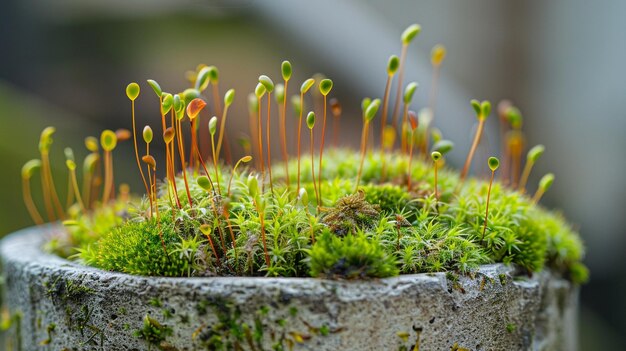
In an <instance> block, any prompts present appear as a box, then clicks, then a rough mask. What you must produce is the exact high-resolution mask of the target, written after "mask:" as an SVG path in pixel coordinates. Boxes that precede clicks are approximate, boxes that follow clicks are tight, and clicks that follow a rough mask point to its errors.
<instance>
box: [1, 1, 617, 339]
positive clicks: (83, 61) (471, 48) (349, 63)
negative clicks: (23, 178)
mask: <svg viewBox="0 0 626 351" xmlns="http://www.w3.org/2000/svg"><path fill="white" fill-rule="evenodd" d="M624 14H626V2H624V1H619V0H607V1H603V2H601V3H598V2H589V1H583V0H574V1H564V0H553V1H549V2H546V1H540V0H535V1H524V2H521V1H516V2H503V1H495V0H494V1H491V0H489V1H488V0H479V1H472V2H461V1H411V0H396V1H393V2H390V1H382V0H381V1H376V0H367V1H349V0H343V1H332V0H318V1H290V0H272V1H258V0H235V1H232V0H230V1H227V0H223V1H211V0H180V1H166V0H135V1H125V0H109V1H96V0H54V1H52V0H2V10H1V11H0V160H2V163H3V164H2V173H0V181H1V182H2V183H1V184H2V186H1V187H0V189H1V190H0V193H1V194H2V195H1V196H2V199H1V200H2V201H0V236H1V235H3V234H7V233H9V232H11V231H14V230H16V229H18V228H22V227H25V226H28V225H30V221H29V219H28V218H27V215H26V210H25V209H23V205H22V201H21V193H20V191H19V189H20V183H19V181H20V179H19V171H20V168H21V165H22V164H23V162H25V161H26V160H28V159H30V158H33V157H36V156H37V141H38V135H39V133H40V131H41V129H42V128H43V127H45V126H47V125H55V126H57V128H58V133H57V135H56V138H55V140H56V143H57V144H55V146H56V149H55V150H56V151H55V152H56V153H55V154H53V155H52V157H53V159H56V160H57V161H59V160H62V157H63V156H62V146H72V147H74V149H75V150H76V153H77V155H78V156H82V155H84V154H85V152H83V151H82V149H83V148H82V140H83V138H84V136H86V135H90V134H92V135H96V134H98V133H99V132H100V131H101V130H102V129H103V128H111V129H115V128H120V127H125V128H129V127H130V111H129V109H130V106H129V102H128V99H127V98H126V96H125V93H124V88H125V86H126V85H127V84H128V82H130V81H138V82H140V83H141V84H142V89H143V92H144V95H142V96H141V97H140V99H139V100H138V125H140V126H142V125H144V124H146V123H151V124H152V125H153V127H158V123H159V122H158V109H157V108H158V107H157V100H156V97H154V95H153V94H152V93H151V92H150V91H149V90H148V89H149V88H148V87H147V86H146V85H145V83H144V82H145V80H146V79H148V78H152V79H156V80H158V81H159V82H160V83H161V86H162V87H163V88H164V89H165V90H167V91H172V92H175V91H180V90H182V89H184V88H185V87H186V85H187V84H188V83H187V82H186V80H185V78H184V72H185V71H186V70H192V69H194V68H195V67H196V66H197V65H198V64H200V63H205V64H209V65H216V66H217V67H218V68H219V69H220V84H221V89H222V93H223V92H224V91H225V90H226V89H228V88H230V87H233V88H235V89H236V90H237V97H236V100H235V108H234V109H233V110H232V114H231V117H229V119H231V118H232V119H231V120H230V122H229V124H228V127H227V132H228V133H229V137H230V138H231V140H234V139H236V138H237V137H238V136H239V133H240V132H241V131H242V127H241V126H242V125H243V126H245V127H244V128H243V131H245V132H247V129H248V128H247V107H246V95H247V93H248V92H250V91H252V90H253V88H254V86H255V84H256V81H257V77H258V75H259V74H268V75H270V76H271V77H275V81H278V80H279V77H280V71H279V67H280V62H281V61H282V60H283V59H289V60H291V62H292V63H293V66H294V78H293V80H292V82H294V83H292V84H293V85H292V87H297V86H299V84H300V82H301V81H302V80H303V79H305V78H307V77H308V76H310V75H312V74H314V73H316V72H323V73H324V74H325V75H327V76H328V77H330V78H332V79H333V80H334V82H335V88H334V90H333V93H332V94H333V96H336V97H338V98H339V99H340V100H341V101H342V103H343V105H344V111H345V114H344V117H343V119H342V125H343V129H342V133H344V134H343V135H342V140H347V142H346V143H349V142H348V141H349V140H353V141H354V142H353V145H355V146H356V144H357V143H358V133H359V130H360V129H359V128H360V127H358V128H355V127H351V126H350V125H351V124H357V125H358V126H360V124H358V123H360V122H359V117H358V109H359V102H360V99H361V98H362V97H364V96H371V97H380V96H381V95H382V93H383V89H384V84H385V79H386V75H385V71H384V70H385V65H386V61H387V58H388V56H389V55H390V54H394V53H395V54H399V50H400V41H399V35H400V33H401V31H402V30H403V29H404V28H405V27H406V26H408V25H409V24H411V23H420V24H421V25H422V27H423V31H422V33H421V35H420V36H419V37H418V38H417V39H416V40H415V41H414V43H413V44H412V45H411V47H410V50H409V54H408V63H407V72H406V73H407V76H406V78H405V82H408V81H411V80H415V81H417V82H419V83H420V88H419V89H418V93H417V101H416V105H417V106H425V104H426V103H427V99H428V91H429V87H430V84H431V68H430V64H429V60H430V49H431V48H432V46H433V45H435V44H437V43H443V44H444V45H445V46H446V48H447V49H448V56H447V58H446V60H445V61H444V63H443V67H442V71H441V80H440V83H439V87H440V92H439V99H438V106H437V117H436V122H435V124H436V125H437V126H438V127H439V128H440V129H442V130H443V132H444V135H445V136H446V138H449V139H452V140H454V141H455V143H456V144H457V147H456V149H455V150H454V151H453V153H452V155H451V159H452V162H453V163H456V164H457V165H458V164H459V163H460V162H462V160H463V158H464V157H465V154H466V150H467V148H468V147H469V142H470V139H471V134H470V131H471V129H472V127H473V124H474V122H475V118H474V116H473V113H472V110H471V108H470V107H469V104H468V101H469V99H471V98H478V99H481V100H482V99H489V100H491V101H493V102H497V101H498V100H500V99H502V98H508V99H511V100H512V101H514V103H515V104H516V105H518V106H519V107H520V109H521V110H522V112H523V114H524V117H525V125H524V127H525V131H526V133H527V138H528V143H529V144H530V145H534V144H537V143H543V144H544V145H545V146H546V148H547V152H546V154H545V156H544V158H542V159H541V161H540V162H539V163H538V164H537V166H536V171H535V172H534V174H535V175H534V177H532V179H531V183H532V184H535V183H536V182H537V180H538V178H539V176H540V175H541V174H544V173H546V172H549V171H553V172H555V173H556V182H555V185H554V187H553V188H552V189H551V190H550V191H549V193H548V194H547V195H546V197H545V199H544V203H545V204H546V205H547V206H549V207H554V208H558V209H560V210H562V211H563V212H564V213H565V215H566V217H567V218H568V219H569V220H570V221H571V222H573V223H574V224H575V225H576V227H577V228H578V229H579V230H580V232H581V234H582V236H583V237H584V239H585V241H586V243H587V248H588V254H587V259H586V263H587V264H588V265H589V267H590V268H591V274H592V276H591V277H592V278H591V282H590V283H589V284H588V285H585V286H584V287H583V289H582V294H581V295H582V302H583V307H582V310H581V324H580V325H581V328H580V332H581V333H580V334H581V335H580V337H581V342H582V344H581V345H582V347H581V349H582V350H601V349H609V348H611V349H617V348H618V347H620V346H622V345H624V344H625V343H626V338H625V337H624V335H623V333H621V332H620V330H624V329H625V328H626V301H625V299H624V297H623V296H624V295H625V294H624V291H625V289H626V268H625V267H626V255H624V254H623V252H624V251H625V250H626V240H625V239H626V236H625V230H624V227H625V225H626V216H625V211H624V205H623V202H624V199H625V197H626V196H625V195H626V187H625V186H624V184H623V183H621V182H622V181H624V172H625V171H626V162H625V159H626V158H625V157H624V156H623V152H624V150H626V138H624V133H626V99H625V96H624V95H625V89H624V86H626V67H624V65H625V64H626V42H625V39H624V33H626V21H624ZM291 91H292V92H294V91H295V89H294V90H291ZM487 124H488V126H487V128H488V130H487V135H486V138H485V141H484V143H483V144H484V145H483V151H482V152H483V153H484V154H485V155H487V153H489V154H491V153H496V152H497V151H498V147H497V146H498V143H499V140H498V134H497V128H498V125H497V118H494V117H493V116H492V117H491V119H490V120H489V121H488V123H487ZM121 148H123V149H124V150H123V151H122V152H130V151H131V146H130V144H128V143H127V144H124V145H122V146H121ZM234 149H235V150H234V151H235V152H236V153H237V154H239V155H240V154H241V150H240V149H239V148H237V147H234ZM275 150H276V151H275V152H276V155H279V153H278V149H277V148H276V149H275ZM127 155H128V153H127ZM132 162H133V160H132V158H131V157H126V158H125V159H121V158H119V159H116V167H117V169H116V172H117V177H119V178H121V179H124V180H125V181H128V182H130V183H131V185H135V186H137V185H138V184H139V183H138V181H137V179H136V178H137V177H136V175H135V169H134V168H132V167H133V164H132ZM57 163H58V164H59V165H61V166H62V165H63V163H62V162H60V161H59V162H57ZM126 173H127V174H126ZM59 174H60V175H59V176H58V177H57V178H59V179H58V180H57V182H58V184H63V186H64V184H65V183H64V181H65V179H64V178H63V173H59ZM63 186H60V187H61V188H62V187H63ZM136 189H137V187H136Z"/></svg>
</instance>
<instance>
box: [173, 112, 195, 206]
mask: <svg viewBox="0 0 626 351" xmlns="http://www.w3.org/2000/svg"><path fill="white" fill-rule="evenodd" d="M176 129H177V134H178V138H177V139H178V154H179V156H180V165H181V168H182V169H181V171H182V172H183V180H184V181H185V191H186V192H187V200H189V207H190V208H193V201H192V200H191V192H190V191H189V183H188V182H187V167H186V164H185V147H184V141H183V132H182V128H181V123H180V120H178V121H176Z"/></svg>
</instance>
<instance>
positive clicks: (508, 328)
mask: <svg viewBox="0 0 626 351" xmlns="http://www.w3.org/2000/svg"><path fill="white" fill-rule="evenodd" d="M515 329H516V326H515V324H513V323H508V324H507V325H506V331H507V332H509V333H513V332H514V331H515Z"/></svg>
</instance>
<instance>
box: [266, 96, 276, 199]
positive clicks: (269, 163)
mask: <svg viewBox="0 0 626 351" xmlns="http://www.w3.org/2000/svg"><path fill="white" fill-rule="evenodd" d="M271 96H272V92H271V91H268V92H267V121H266V122H267V125H266V131H265V133H266V134H267V170H268V171H269V175H270V191H271V194H272V195H273V194H274V183H273V181H272V151H271V145H272V144H271V142H270V120H271V118H270V107H271V106H272V99H271Z"/></svg>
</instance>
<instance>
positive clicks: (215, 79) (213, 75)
mask: <svg viewBox="0 0 626 351" xmlns="http://www.w3.org/2000/svg"><path fill="white" fill-rule="evenodd" d="M209 79H210V80H211V83H212V84H217V83H219V81H220V72H219V70H218V69H217V67H215V66H209Z"/></svg>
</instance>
